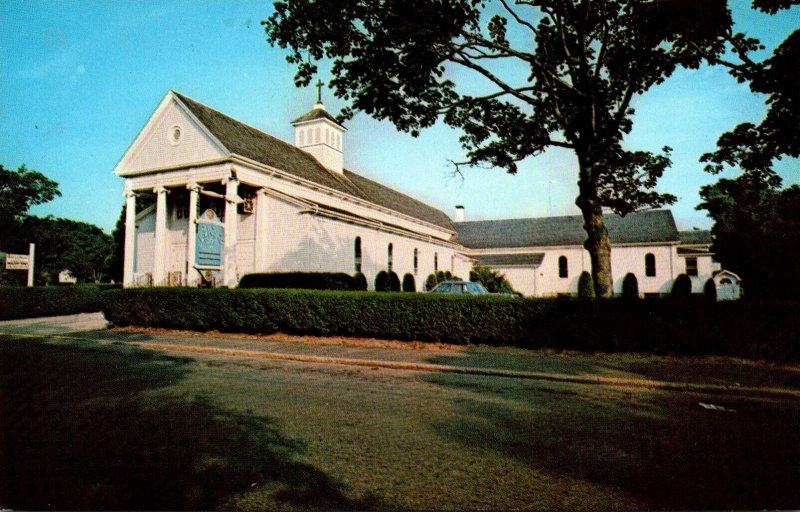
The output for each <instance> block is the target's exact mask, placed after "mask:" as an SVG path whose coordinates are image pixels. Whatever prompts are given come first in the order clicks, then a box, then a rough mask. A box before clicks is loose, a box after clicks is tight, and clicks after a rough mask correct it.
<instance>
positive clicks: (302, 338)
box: [110, 327, 467, 352]
mask: <svg viewBox="0 0 800 512" xmlns="http://www.w3.org/2000/svg"><path fill="white" fill-rule="evenodd" d="M110 330H111V331H115V332H125V333H145V334H180V335H183V336H204V337H205V336H213V337H215V338H229V339H247V340H262V341H287V342H293V343H306V344H309V345H338V346H344V347H366V348H370V347H372V348H390V349H399V350H432V351H441V352H464V351H465V350H466V348H467V346H466V345H453V344H448V343H438V342H429V341H398V340H384V339H379V338H355V337H348V336H308V335H296V334H284V333H281V332H276V333H272V334H246V333H230V332H220V331H207V332H198V331H184V330H177V329H165V328H161V327H114V328H112V329H110Z"/></svg>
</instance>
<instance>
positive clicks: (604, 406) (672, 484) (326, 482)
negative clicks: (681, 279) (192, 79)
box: [0, 337, 800, 510]
mask: <svg viewBox="0 0 800 512" xmlns="http://www.w3.org/2000/svg"><path fill="white" fill-rule="evenodd" d="M698 402H712V403H714V404H718V405H723V406H725V407H726V408H727V409H730V410H734V411H735V412H723V411H712V410H707V409H703V408H702V407H700V406H699V405H698ZM798 431H800V403H798V401H797V400H796V399H785V400H779V399H754V398H741V397H738V398H736V397H732V396H724V397H723V396H703V395H697V394H689V393H664V392H656V391H649V390H641V389H636V390H626V389H615V388H606V387H596V386H581V385H572V384H559V383H541V382H534V381H523V380H518V379H508V378H491V377H478V376H469V375H449V374H427V373H421V372H407V371H393V370H386V369H371V368H362V367H358V368H357V367H346V366H332V365H328V366H326V365H310V364H300V363H289V362H279V361H260V360H258V361H257V360H243V359H235V358H230V357H223V356H210V355H196V356H193V357H192V358H183V357H174V356H168V355H164V354H161V353H156V352H150V351H145V350H141V349H136V348H133V347H130V346H124V345H105V346H101V345H99V344H98V343H96V342H93V341H75V340H73V341H65V340H60V341H56V342H49V343H48V342H45V341H41V340H39V341H37V340H36V339H25V340H18V339H13V338H10V337H4V338H0V508H12V509H48V508H54V509H137V510H148V509H149V510H152V509H210V508H225V509H276V508H277V509H308V508H324V509H330V508H338V509H376V508H381V509H386V508H405V509H409V508H410V509H509V508H520V509H591V510H596V509H666V508H670V509H671V508H677V509H728V508H737V509H741V508H746V509H756V508H782V509H787V508H796V507H797V506H798V504H800V487H799V486H797V482H798V481H800V435H799V434H798Z"/></svg>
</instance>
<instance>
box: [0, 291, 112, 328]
mask: <svg viewBox="0 0 800 512" xmlns="http://www.w3.org/2000/svg"><path fill="white" fill-rule="evenodd" d="M101 293H102V292H101V290H100V288H99V287H98V286H95V285H80V286H69V287H65V286H42V287H34V288H23V287H8V288H6V287H2V288H0V320H12V319H16V318H33V317H38V316H57V315H72V314H75V313H88V312H94V311H100V307H101V299H100V296H101Z"/></svg>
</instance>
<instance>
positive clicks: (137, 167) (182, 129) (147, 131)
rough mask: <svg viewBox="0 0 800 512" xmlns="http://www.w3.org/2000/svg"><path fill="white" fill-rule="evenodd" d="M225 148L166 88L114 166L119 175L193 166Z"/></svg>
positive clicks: (220, 154)
mask: <svg viewBox="0 0 800 512" xmlns="http://www.w3.org/2000/svg"><path fill="white" fill-rule="evenodd" d="M228 155H229V151H228V150H227V149H226V148H225V146H223V144H222V143H221V142H220V141H219V140H218V139H217V138H216V137H214V136H213V135H212V134H211V133H210V132H209V131H208V129H207V128H206V127H205V126H203V124H202V123H200V121H198V119H197V118H196V117H195V116H194V114H192V112H191V111H190V110H189V109H188V108H186V106H185V105H184V104H183V103H182V102H181V100H180V98H178V97H177V96H176V95H175V94H174V93H173V92H172V91H169V92H168V93H167V95H166V96H165V97H164V99H163V100H162V101H161V103H160V104H159V106H158V108H157V109H156V111H155V112H154V113H153V115H152V116H151V117H150V119H149V120H148V121H147V124H145V126H144V128H142V130H141V131H140V132H139V135H138V136H137V137H136V139H135V140H134V141H133V144H131V146H130V147H129V148H128V150H127V151H126V152H125V155H123V157H122V159H121V160H120V162H119V163H118V164H117V167H116V168H115V169H114V172H116V173H117V174H118V175H120V176H129V175H133V174H144V173H147V172H151V171H152V172H156V171H159V170H162V169H170V168H175V167H181V166H186V165H197V164H202V163H204V162H209V161H214V160H217V159H219V158H223V157H226V156H228Z"/></svg>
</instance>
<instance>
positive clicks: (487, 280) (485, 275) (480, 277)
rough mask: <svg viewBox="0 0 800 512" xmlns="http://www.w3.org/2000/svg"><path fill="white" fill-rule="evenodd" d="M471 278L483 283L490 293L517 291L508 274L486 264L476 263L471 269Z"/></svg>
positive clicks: (473, 280) (475, 281) (474, 281)
mask: <svg viewBox="0 0 800 512" xmlns="http://www.w3.org/2000/svg"><path fill="white" fill-rule="evenodd" d="M469 280H470V281H472V282H473V283H481V284H482V285H483V287H484V288H486V290H487V291H488V292H490V293H517V292H516V291H515V290H514V288H513V287H512V286H511V283H509V282H508V280H507V279H506V276H504V275H503V274H502V273H500V272H498V271H497V270H492V269H491V268H489V267H486V266H484V265H475V266H474V267H472V270H470V271H469Z"/></svg>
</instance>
